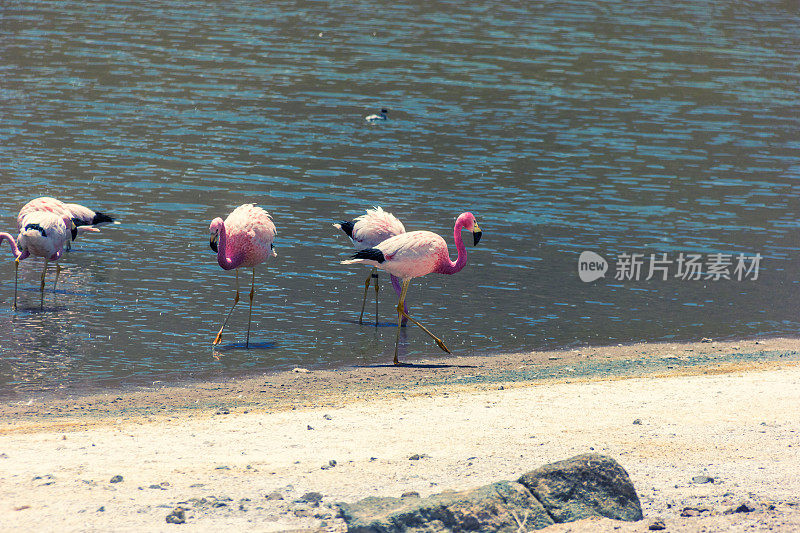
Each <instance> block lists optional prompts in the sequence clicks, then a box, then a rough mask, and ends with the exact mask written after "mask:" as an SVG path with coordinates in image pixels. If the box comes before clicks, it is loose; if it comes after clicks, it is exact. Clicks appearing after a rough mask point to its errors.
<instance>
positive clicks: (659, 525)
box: [647, 520, 667, 531]
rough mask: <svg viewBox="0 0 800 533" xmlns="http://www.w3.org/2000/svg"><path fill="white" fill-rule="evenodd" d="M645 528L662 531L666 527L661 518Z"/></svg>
mask: <svg viewBox="0 0 800 533" xmlns="http://www.w3.org/2000/svg"><path fill="white" fill-rule="evenodd" d="M647 529H649V530H650V531H662V530H664V529H667V526H665V525H664V521H663V520H656V521H655V522H653V523H652V524H650V527H648V528H647Z"/></svg>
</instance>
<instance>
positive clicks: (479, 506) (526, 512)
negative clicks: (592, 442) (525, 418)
mask: <svg viewBox="0 0 800 533" xmlns="http://www.w3.org/2000/svg"><path fill="white" fill-rule="evenodd" d="M337 505H338V507H339V511H340V515H341V516H342V518H344V520H345V522H346V523H347V527H348V531H349V532H356V533H390V532H408V533H427V532H431V531H441V530H448V531H484V532H503V533H513V532H516V531H519V530H525V529H541V528H544V527H547V526H549V525H552V524H553V520H552V519H551V518H550V516H548V514H547V511H545V509H544V508H543V507H542V506H541V504H540V503H539V502H538V501H537V500H536V498H534V497H533V496H532V495H531V493H530V492H529V491H528V490H527V489H526V488H525V487H524V486H522V485H520V484H519V483H514V482H512V481H500V482H498V483H493V484H492V485H486V486H484V487H480V488H477V489H472V490H466V491H461V492H444V493H441V494H435V495H433V496H430V497H428V498H377V497H373V496H371V497H368V498H365V499H363V500H361V501H359V502H356V503H354V504H345V503H340V504H337Z"/></svg>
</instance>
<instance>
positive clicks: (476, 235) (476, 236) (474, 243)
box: [472, 222, 483, 246]
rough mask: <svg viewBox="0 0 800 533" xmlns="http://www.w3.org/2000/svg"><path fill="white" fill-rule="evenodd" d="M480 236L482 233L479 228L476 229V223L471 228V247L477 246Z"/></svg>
mask: <svg viewBox="0 0 800 533" xmlns="http://www.w3.org/2000/svg"><path fill="white" fill-rule="evenodd" d="M481 235H483V232H482V231H481V228H479V227H478V223H477V222H476V223H475V225H474V226H472V246H478V242H479V241H480V240H481Z"/></svg>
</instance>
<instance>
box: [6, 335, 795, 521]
mask: <svg viewBox="0 0 800 533" xmlns="http://www.w3.org/2000/svg"><path fill="white" fill-rule="evenodd" d="M798 346H800V341H798V340H796V339H772V340H760V341H755V340H748V341H740V342H727V343H715V342H699V343H694V344H674V343H671V344H650V345H633V346H623V347H609V348H585V349H580V350H570V351H564V352H537V353H530V354H508V355H503V356H496V357H478V358H454V359H447V360H444V359H437V360H435V361H429V362H417V364H415V365H412V366H406V367H393V366H391V365H387V366H372V367H364V368H346V369H340V370H336V371H313V372H308V371H304V369H296V371H294V372H286V373H281V374H275V375H268V376H261V377H257V378H251V379H247V380H237V381H230V382H219V383H194V384H190V385H183V386H179V387H165V386H159V387H150V388H142V389H137V390H129V391H113V392H110V393H108V392H104V393H96V394H85V393H84V394H81V395H76V396H71V395H67V394H64V395H62V396H61V397H49V398H36V397H30V398H15V399H12V400H7V401H5V402H3V403H2V404H1V405H0V523H2V524H3V526H2V529H3V530H4V531H30V530H32V529H36V530H40V531H95V530H102V531H112V530H113V531H143V530H146V531H171V530H175V528H181V529H182V530H191V531H210V530H242V529H245V528H247V529H249V530H254V531H287V530H331V531H337V530H343V529H344V524H343V522H342V520H341V519H340V518H338V509H337V507H336V506H335V503H336V502H339V501H344V502H351V503H352V502H355V501H357V500H360V499H362V498H364V497H366V496H397V497H399V496H402V495H404V494H405V495H406V497H412V498H413V497H415V494H418V495H420V496H423V497H424V496H428V495H431V494H434V493H439V492H442V491H446V490H464V489H469V488H474V487H479V486H481V485H486V484H489V483H493V482H495V481H499V480H511V479H516V478H518V477H519V476H520V475H521V474H523V473H524V472H527V471H530V470H532V469H535V468H537V467H538V466H540V465H543V464H545V463H549V462H553V461H558V460H561V459H565V458H567V457H571V456H573V455H577V454H580V453H586V452H597V453H602V454H604V455H607V456H610V457H613V458H614V459H616V460H617V461H618V462H619V463H620V464H621V465H622V466H623V467H624V468H625V469H626V470H627V471H628V473H629V474H630V477H631V479H632V481H633V483H634V486H635V487H636V490H637V492H638V494H639V498H640V499H641V502H642V508H643V510H644V515H645V518H644V520H642V521H640V522H634V523H625V522H617V521H610V520H607V519H603V520H594V519H592V520H584V521H580V522H575V523H569V524H560V525H554V526H550V527H549V528H548V529H547V530H546V531H554V532H558V531H561V532H567V531H574V532H578V531H587V532H588V531H601V532H602V531H608V532H612V531H614V532H616V531H620V532H628V531H655V530H659V529H658V528H662V527H663V528H664V529H663V530H666V531H768V530H773V531H794V530H798V531H800V476H798V475H797V472H798V471H800V468H798V467H800V439H798V435H800V416H798V412H799V411H798V406H800V365H798V359H800V357H799V356H798V354H797V351H796V350H797V348H798ZM529 527H530V525H529V524H527V523H525V521H524V516H523V517H520V529H521V530H525V529H528V528H529Z"/></svg>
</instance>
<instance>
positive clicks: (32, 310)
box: [14, 302, 69, 315]
mask: <svg viewBox="0 0 800 533" xmlns="http://www.w3.org/2000/svg"><path fill="white" fill-rule="evenodd" d="M67 309H69V308H68V307H67V306H66V305H58V304H55V305H53V306H48V305H47V302H45V304H44V307H42V306H40V305H39V304H31V305H29V306H25V305H20V304H17V308H16V309H14V312H15V313H17V314H20V315H38V314H43V313H61V312H64V311H66V310H67Z"/></svg>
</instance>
